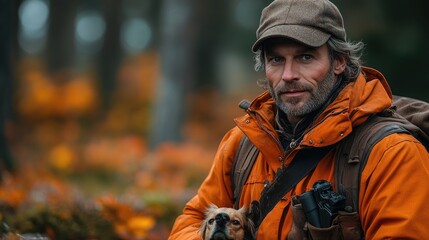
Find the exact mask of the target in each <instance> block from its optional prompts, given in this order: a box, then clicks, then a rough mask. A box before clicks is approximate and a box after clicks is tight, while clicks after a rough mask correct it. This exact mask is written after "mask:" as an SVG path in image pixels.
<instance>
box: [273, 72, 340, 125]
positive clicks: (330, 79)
mask: <svg viewBox="0 0 429 240" xmlns="http://www.w3.org/2000/svg"><path fill="white" fill-rule="evenodd" d="M336 79H337V78H336V76H335V73H334V71H333V68H332V66H331V67H330V68H329V71H328V72H327V73H326V75H325V76H324V77H323V79H322V80H321V81H320V82H319V84H318V85H317V87H316V88H313V87H312V86H310V85H307V84H302V83H298V82H287V83H285V84H284V85H283V86H282V87H281V88H280V89H274V88H273V86H272V85H271V84H269V91H270V94H271V96H272V97H273V98H274V100H275V102H276V104H277V106H278V107H279V108H280V110H282V111H283V112H284V113H286V115H288V116H293V117H304V116H305V115H307V114H309V113H311V112H313V111H315V110H317V109H319V108H320V107H322V106H323V104H324V103H325V102H326V101H327V100H328V98H329V96H330V94H331V91H332V89H333V87H334V85H335V82H336ZM288 89H301V90H307V91H308V92H309V93H310V98H309V99H307V100H306V102H304V103H303V105H302V106H300V107H298V106H297V104H298V103H300V102H301V101H302V99H301V98H290V99H287V100H286V101H285V102H283V101H282V99H281V98H280V96H279V95H280V93H281V92H284V91H286V90H288Z"/></svg>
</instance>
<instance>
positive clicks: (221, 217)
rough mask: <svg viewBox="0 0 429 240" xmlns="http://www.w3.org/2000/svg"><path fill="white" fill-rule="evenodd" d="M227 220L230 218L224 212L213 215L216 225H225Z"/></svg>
mask: <svg viewBox="0 0 429 240" xmlns="http://www.w3.org/2000/svg"><path fill="white" fill-rule="evenodd" d="M229 220H230V218H229V216H228V214H226V213H219V214H217V215H216V216H215V221H216V224H218V225H225V224H226V222H227V221H229Z"/></svg>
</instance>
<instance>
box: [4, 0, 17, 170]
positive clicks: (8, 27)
mask: <svg viewBox="0 0 429 240" xmlns="http://www.w3.org/2000/svg"><path fill="white" fill-rule="evenodd" d="M14 4H16V3H15V2H14V1H7V0H3V1H0V31H1V32H2V34H0V92H1V93H0V170H8V171H11V170H13V169H14V168H15V162H14V160H13V158H12V155H11V153H10V150H9V146H8V142H7V139H6V136H5V123H6V122H7V121H8V120H9V117H10V113H11V102H12V101H11V99H12V82H13V81H12V77H13V74H12V64H11V62H12V61H13V58H12V51H14V50H16V48H15V47H14V45H13V42H16V41H13V39H14V37H16V34H17V31H16V27H17V18H16V17H17V11H16V5H14ZM0 178H1V175H0Z"/></svg>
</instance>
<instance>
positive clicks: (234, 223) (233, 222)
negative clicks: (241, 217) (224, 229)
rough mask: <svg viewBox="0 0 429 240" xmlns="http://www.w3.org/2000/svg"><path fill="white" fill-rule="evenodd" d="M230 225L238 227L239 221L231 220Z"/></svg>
mask: <svg viewBox="0 0 429 240" xmlns="http://www.w3.org/2000/svg"><path fill="white" fill-rule="evenodd" d="M231 224H232V225H240V221H238V220H232V221H231Z"/></svg>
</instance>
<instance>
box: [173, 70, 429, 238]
mask: <svg viewBox="0 0 429 240" xmlns="http://www.w3.org/2000/svg"><path fill="white" fill-rule="evenodd" d="M390 105H391V92H390V89H389V86H388V85H387V82H386V80H385V79H384V77H383V76H382V75H381V74H380V73H379V72H377V71H376V70H374V69H370V68H364V71H363V74H360V75H359V77H358V78H357V80H356V81H355V82H353V83H350V84H348V85H347V86H346V87H345V88H344V89H343V90H342V91H341V92H340V94H339V95H338V96H337V98H336V99H335V100H334V102H333V103H331V104H330V105H329V106H328V107H327V108H326V109H325V110H324V111H323V113H322V114H321V115H320V116H319V117H318V118H317V119H316V120H315V121H314V123H313V124H312V126H311V128H310V130H309V131H307V132H306V133H305V134H304V137H303V139H302V141H301V142H300V144H299V145H298V147H296V148H295V149H294V150H293V151H292V152H290V153H288V155H287V156H286V159H285V163H286V164H289V163H290V161H291V160H292V159H293V156H294V155H295V154H296V152H297V151H299V150H300V149H301V148H302V147H308V146H310V147H322V146H328V145H332V144H335V143H337V142H338V141H340V140H341V139H343V138H344V137H345V136H347V135H348V134H349V133H350V132H351V131H352V128H353V126H357V125H359V124H361V123H363V122H364V121H365V120H366V119H367V118H368V116H369V115H370V114H372V113H375V112H379V111H381V110H384V109H386V108H387V107H389V106H390ZM250 108H251V109H252V111H251V112H249V113H248V114H247V115H245V116H243V117H240V118H237V119H235V122H236V124H237V127H235V128H233V129H231V130H230V131H229V132H228V133H227V134H226V135H225V136H224V138H223V139H222V141H221V143H220V145H219V149H218V151H217V154H216V156H215V159H214V163H213V166H212V169H211V170H210V173H209V175H208V176H207V178H206V179H205V180H204V182H203V183H202V185H201V186H200V188H199V190H198V193H197V195H196V196H195V197H194V198H192V199H191V200H190V201H189V202H188V203H187V204H186V206H185V208H184V210H183V214H182V215H180V216H179V217H178V218H177V219H176V222H175V224H174V226H173V229H172V232H171V235H170V239H184V240H191V239H201V235H200V233H199V231H198V230H199V227H200V225H201V221H202V219H203V218H204V211H205V209H206V208H207V206H208V205H209V204H210V203H214V204H216V205H217V206H224V207H232V206H233V199H232V198H233V193H232V190H231V168H232V162H233V159H234V156H235V154H236V151H237V148H238V145H239V142H240V139H241V138H242V136H243V133H244V134H246V135H247V136H248V138H249V139H250V140H251V141H252V142H253V143H254V144H255V145H256V146H257V148H258V149H259V150H260V151H261V154H259V156H258V158H257V160H256V162H255V165H254V167H253V169H252V171H251V172H250V175H249V178H248V180H247V182H246V184H245V185H244V187H243V191H242V195H241V198H240V206H242V205H249V204H250V202H251V201H252V200H258V199H259V197H260V193H261V191H262V189H263V185H264V181H265V180H266V179H268V180H270V181H272V180H273V178H274V173H275V171H276V170H277V169H278V168H279V167H280V166H281V162H280V161H279V158H281V157H284V156H283V154H284V153H283V150H282V147H281V144H280V143H279V140H278V139H279V138H278V134H277V133H276V131H275V129H274V118H275V114H276V106H275V104H274V101H273V100H272V99H271V97H270V95H269V94H268V93H264V94H262V95H261V96H259V97H258V98H256V99H255V100H254V101H253V102H252V104H251V107H250ZM334 159H335V156H334V152H333V151H332V152H330V153H328V154H327V156H325V157H324V158H323V159H322V160H321V161H320V162H319V164H318V166H317V167H316V169H315V170H314V171H313V172H312V173H311V174H309V175H308V176H306V177H305V178H304V179H303V180H301V181H300V182H299V183H298V184H297V185H296V186H295V188H293V189H292V190H291V191H290V192H289V193H287V194H286V195H285V196H284V198H283V199H282V200H281V201H280V202H279V203H278V204H277V205H276V206H275V207H274V209H273V210H272V211H271V212H270V213H269V214H268V215H267V216H266V218H265V219H264V221H263V222H262V223H261V225H260V227H259V230H258V236H257V239H285V238H286V236H287V234H288V233H289V231H290V228H291V225H292V212H291V208H290V200H291V196H293V195H300V194H302V193H303V192H305V191H308V190H310V189H311V187H312V185H313V183H314V182H316V181H317V180H320V179H325V180H327V181H330V182H332V183H333V185H334V188H335V182H334ZM428 209H429V154H428V152H427V151H426V149H425V148H424V146H423V145H422V144H421V143H420V142H418V141H417V140H416V139H415V138H414V137H412V136H411V135H409V134H401V133H397V134H392V135H390V136H388V137H386V138H384V139H383V140H381V141H380V142H379V143H378V144H377V145H376V146H375V147H374V148H373V151H372V153H371V154H370V156H369V159H368V162H367V165H366V167H365V169H364V171H363V172H362V178H361V183H360V192H359V210H360V218H361V223H362V227H363V229H364V232H365V238H366V239H382V238H384V239H385V238H388V239H392V238H393V239H426V238H428V237H429V227H428V225H427V224H428V223H429V210H428Z"/></svg>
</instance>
